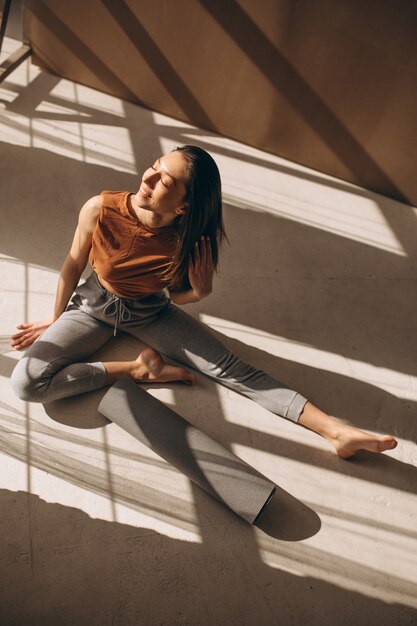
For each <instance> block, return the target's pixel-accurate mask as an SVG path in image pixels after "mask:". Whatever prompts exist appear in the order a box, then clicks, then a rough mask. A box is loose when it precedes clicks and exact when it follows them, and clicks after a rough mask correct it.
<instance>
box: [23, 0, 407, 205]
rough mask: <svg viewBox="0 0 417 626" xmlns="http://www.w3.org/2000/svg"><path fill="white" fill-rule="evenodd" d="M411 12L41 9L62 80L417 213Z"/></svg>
mask: <svg viewBox="0 0 417 626" xmlns="http://www.w3.org/2000/svg"><path fill="white" fill-rule="evenodd" d="M416 26H417V3H416V2H415V0H366V1H365V2H364V1H363V0H279V1H278V0H239V2H236V1H234V0H200V1H197V0H130V1H127V0H117V1H116V0H102V1H99V0H88V2H85V0H71V2H68V1H67V0H32V1H29V2H28V12H27V14H26V24H25V37H26V38H27V39H28V40H29V41H30V43H31V45H32V47H33V51H34V61H35V62H36V63H38V64H39V65H41V66H43V67H45V68H47V69H49V70H51V71H52V72H54V73H56V74H58V75H60V76H64V77H67V78H70V79H72V80H75V81H77V82H80V83H84V84H86V85H89V86H92V87H95V88H97V89H100V90H102V91H104V92H106V93H111V94H114V95H117V96H119V97H122V98H125V99H127V100H130V101H132V102H137V103H140V104H143V105H146V106H147V107H150V108H152V109H154V110H157V111H160V112H163V113H166V114H168V115H171V116H173V117H176V118H178V119H180V120H184V121H187V122H191V123H193V124H195V125H197V126H200V127H202V128H207V129H210V130H214V131H216V132H218V133H221V134H223V135H226V136H228V137H232V138H235V139H238V140H240V141H243V142H246V143H248V144H250V145H252V146H256V147H258V148H261V149H263V150H267V151H269V152H272V153H274V154H277V155H280V156H283V157H285V158H288V159H290V160H292V161H296V162H298V163H302V164H304V165H308V166H310V167H313V168H315V169H317V170H320V171H322V172H326V173H328V174H332V175H334V176H337V177H339V178H342V179H344V180H347V181H351V182H354V183H357V184H360V185H362V186H364V187H367V188H369V189H373V190H376V191H379V192H381V193H383V194H387V195H389V196H392V197H395V198H398V199H400V200H404V201H408V202H409V203H411V204H417V177H416V175H415V172H414V167H413V166H414V155H415V151H416V150H415V149H416V144H417V116H416V112H417V106H416V103H417V97H416V96H417V51H416V40H417V38H416V32H417V29H416Z"/></svg>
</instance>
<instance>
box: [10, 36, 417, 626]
mask: <svg viewBox="0 0 417 626" xmlns="http://www.w3.org/2000/svg"><path fill="white" fill-rule="evenodd" d="M6 44H7V45H6V50H5V53H7V52H8V51H10V50H12V49H13V47H14V46H15V45H16V42H15V41H14V40H13V39H10V38H9V39H7V40H6ZM0 103H1V109H2V110H1V112H0V114H1V118H0V137H1V143H0V170H1V171H0V180H1V190H2V193H1V216H2V225H1V226H2V227H1V229H0V277H1V278H0V282H1V299H0V307H1V310H0V323H1V328H0V333H1V348H2V350H1V356H0V394H1V395H0V397H1V414H0V511H1V514H0V537H1V545H2V549H1V550H0V623H1V624H7V625H9V624H16V625H22V624H25V625H26V624H28V625H31V626H32V625H34V624H53V625H54V626H55V625H58V624H68V625H72V624H75V623H77V624H89V625H93V624H94V625H95V624H97V625H100V626H103V625H106V624H114V625H119V624H120V625H121V624H140V625H141V626H142V625H146V624H152V625H153V624H158V625H162V624H165V625H167V626H168V625H169V626H170V625H172V624H193V625H198V624H202V625H212V624H227V625H228V626H232V625H236V626H237V625H239V626H241V625H248V626H249V625H250V626H252V625H254V624H257V625H258V624H259V625H269V624H285V625H286V624H297V625H298V624H309V625H310V624H313V625H315V624H317V625H319V624H320V625H322V624H335V625H339V624H340V625H342V624H355V626H356V625H360V624H367V625H372V624H379V625H393V624H395V625H402V624H404V625H405V624H412V623H416V619H417V612H416V610H415V609H416V608H417V586H416V582H417V567H416V558H417V557H416V554H417V550H416V520H417V506H416V504H417V498H416V475H417V472H416V464H417V450H416V445H415V439H416V400H417V363H416V358H415V350H414V341H413V340H414V337H415V322H416V313H415V311H416V307H415V295H414V294H415V285H416V243H415V242H416V224H417V215H416V209H414V208H412V207H409V206H406V205H403V204H400V203H397V202H395V201H392V200H389V199H387V198H384V197H382V196H379V195H377V194H374V193H371V192H368V191H366V190H363V189H360V188H358V187H354V186H352V185H348V184H347V183H344V182H343V181H339V180H335V179H332V178H330V177H327V176H324V175H322V174H320V173H318V172H314V171H312V170H308V169H307V168H303V167H300V166H296V165H294V164H292V163H289V162H286V161H284V160H282V159H279V158H277V157H273V156H271V155H268V154H265V153H262V152H261V151H259V150H255V149H252V148H249V147H246V146H243V145H240V144H238V143H236V142H233V141H230V140H227V139H224V138H220V137H217V136H215V135H213V134H210V133H208V132H206V131H203V130H200V129H196V128H193V127H191V126H188V125H186V124H183V123H181V122H177V121H175V120H172V119H169V118H167V117H164V116H162V115H159V114H156V113H152V112H151V111H148V110H145V109H141V108H140V107H137V106H133V105H130V104H127V103H125V102H122V101H120V100H118V99H116V98H112V97H109V96H105V95H103V94H100V93H98V92H95V91H93V90H91V89H88V88H85V87H82V86H79V85H76V84H74V83H71V82H69V81H66V80H61V79H59V78H57V77H54V76H52V75H49V74H47V73H45V72H42V71H40V70H39V69H38V68H36V67H34V66H30V65H29V64H25V65H23V66H22V67H21V68H19V70H17V71H16V72H15V73H13V74H12V75H11V77H10V79H9V80H7V81H6V82H5V83H3V84H2V85H1V89H0ZM187 142H188V143H196V144H198V145H201V146H202V147H204V148H207V149H209V150H210V151H211V153H212V154H213V156H214V158H215V159H216V161H217V162H218V164H219V167H220V170H221V173H222V178H223V185H224V199H225V221H226V227H227V230H228V234H229V238H230V246H226V247H225V249H224V251H223V255H222V263H221V271H220V276H219V278H218V279H217V281H216V285H215V292H214V294H213V295H212V296H211V297H210V298H209V299H207V300H205V301H203V302H202V303H200V304H198V305H190V306H188V307H187V309H188V311H189V312H191V313H192V314H193V315H195V316H197V317H199V318H200V319H202V320H203V321H205V322H207V323H208V324H209V325H210V326H211V327H212V328H213V329H214V330H215V331H216V332H218V333H220V334H221V335H223V337H224V339H225V341H227V342H228V343H229V344H230V345H231V346H233V348H234V349H235V350H236V351H237V352H238V353H239V354H240V355H241V356H242V357H243V358H245V359H247V360H250V361H251V362H253V363H254V364H256V365H258V366H260V367H262V368H264V369H266V370H267V371H269V372H271V373H272V374H275V375H276V376H278V377H279V378H281V379H283V380H286V381H287V382H288V384H290V385H292V386H294V387H295V388H297V389H299V390H300V391H301V392H302V393H304V394H305V395H307V396H308V397H309V398H311V399H312V400H313V401H314V402H315V403H316V404H318V405H319V406H321V407H322V408H323V409H325V410H327V411H328V412H330V413H331V414H332V415H334V416H336V417H338V418H340V419H342V420H344V421H346V422H348V423H351V424H353V425H355V426H358V427H360V428H364V429H367V430H371V431H373V432H377V433H385V432H388V433H392V434H394V435H395V436H397V437H398V439H399V446H398V448H397V449H396V450H395V451H393V452H392V453H389V454H385V455H382V456H379V457H374V456H372V455H370V454H368V455H366V454H362V455H360V456H359V457H358V458H356V459H355V460H352V461H343V460H340V459H338V458H337V457H336V456H335V455H334V454H333V452H332V451H331V450H330V447H329V446H328V444H327V442H326V441H324V440H323V439H321V438H320V437H318V436H317V435H314V434H313V433H311V432H309V431H307V430H304V429H302V428H301V427H298V426H296V425H294V424H291V423H289V422H286V421H285V420H282V419H279V418H277V417H275V416H273V415H271V414H270V413H268V412H267V411H266V410H264V409H261V408H260V407H257V406H256V405H255V404H253V403H252V402H250V401H249V400H247V399H244V398H242V397H240V396H237V395H236V394H234V393H232V392H230V391H228V390H226V389H224V388H219V387H218V386H216V385H214V384H212V383H211V382H209V381H207V380H205V379H203V378H202V377H200V378H199V384H198V386H197V387H195V388H192V389H190V388H189V387H185V386H180V385H167V386H166V387H165V388H163V387H161V388H158V387H152V389H150V392H151V393H153V394H154V395H155V396H157V397H158V398H160V399H161V400H163V401H164V402H166V403H168V404H169V405H170V406H172V407H173V408H174V409H175V410H176V411H178V412H179V413H180V414H181V415H183V416H184V417H186V418H188V419H189V420H190V421H192V422H193V423H194V424H195V425H197V426H199V427H200V428H201V429H203V430H204V431H205V432H207V433H208V434H210V435H211V436H213V437H214V438H215V439H217V440H218V441H220V442H221V443H222V444H224V445H225V446H226V447H229V448H230V449H232V450H233V451H234V452H235V453H236V454H238V455H239V456H240V457H241V458H243V459H244V460H246V461H247V462H248V463H250V464H251V465H253V466H254V467H256V468H257V469H258V470H260V471H261V472H263V473H264V474H265V475H267V476H268V477H269V478H271V479H272V480H273V481H275V482H276V483H277V484H278V485H279V487H280V490H279V492H278V496H277V498H276V499H275V501H274V503H273V505H272V506H271V508H270V510H269V512H268V515H267V516H266V517H265V519H264V520H263V523H262V524H261V527H260V528H255V527H251V526H249V525H247V524H245V523H244V522H242V521H241V520H240V519H239V518H236V517H235V516H234V515H233V514H232V513H231V512H229V511H228V510H226V509H225V508H223V507H222V506H221V505H219V504H218V503H217V502H215V501H214V500H212V499H211V498H210V497H209V496H207V495H206V494H205V493H204V492H202V491H201V490H200V489H198V488H197V487H194V486H193V485H192V484H190V482H189V481H188V480H187V479H186V478H185V477H183V476H182V475H180V474H179V473H178V472H177V471H175V470H174V469H173V468H171V467H170V466H169V465H168V464H167V463H166V462H165V461H164V460H162V459H161V458H159V457H157V456H156V455H154V454H153V453H152V452H150V451H149V450H148V449H146V448H145V447H144V446H143V445H141V444H139V443H138V442H136V441H135V440H133V439H132V438H131V437H130V436H129V435H128V434H126V433H124V432H123V431H121V430H120V429H119V428H118V427H117V426H116V425H114V424H106V423H105V421H104V420H103V418H101V417H100V416H99V415H98V413H97V404H98V401H99V399H100V397H101V393H95V394H91V395H89V396H85V397H82V398H81V397H80V398H73V399H71V400H67V401H60V402H56V403H52V404H50V405H47V406H45V407H43V406H41V405H35V404H28V403H24V402H21V401H19V400H17V399H16V398H15V397H14V395H13V393H12V391H11V389H10V385H9V377H10V374H11V372H12V370H13V367H14V364H15V362H16V359H18V358H19V354H17V353H16V352H13V351H11V350H10V349H9V347H8V342H9V336H10V334H11V333H12V332H13V329H14V326H15V325H16V324H17V323H19V322H23V321H33V320H35V319H42V318H44V317H47V316H48V315H49V314H50V311H51V308H52V305H53V299H54V289H55V285H56V280H57V276H58V273H59V269H60V266H61V264H62V261H63V257H64V255H65V253H66V250H67V248H68V246H69V244H70V242H71V237H72V233H73V230H74V228H75V224H76V218H77V213H78V210H79V208H80V206H81V205H82V203H83V202H84V201H85V200H86V198H88V197H89V196H91V195H94V194H96V193H98V192H100V191H101V190H102V189H120V190H122V189H130V190H136V189H137V187H138V180H139V176H140V174H141V173H142V171H143V169H144V168H145V167H146V166H147V165H148V163H149V162H150V160H151V159H153V158H154V157H155V156H157V155H159V154H160V153H162V152H164V151H167V150H170V149H171V148H173V147H174V146H175V145H177V144H180V143H187ZM139 349H140V345H139V344H138V343H136V342H133V341H132V340H131V339H129V338H127V337H120V338H116V340H112V341H111V342H109V344H108V346H106V347H105V349H104V350H103V351H102V352H101V354H100V355H98V356H99V357H102V356H104V355H106V356H109V355H111V357H112V358H115V359H118V358H120V359H122V358H125V356H127V357H128V358H130V357H131V356H133V355H135V354H137V352H138V351H139Z"/></svg>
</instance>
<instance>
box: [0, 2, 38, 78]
mask: <svg viewBox="0 0 417 626" xmlns="http://www.w3.org/2000/svg"><path fill="white" fill-rule="evenodd" d="M11 4H12V0H5V3H4V9H3V14H2V17H1V24H0V52H1V48H2V45H3V39H4V34H5V32H6V26H7V20H8V19H9V13H10V7H11ZM31 52H32V49H31V47H30V46H28V45H27V44H22V45H21V46H20V48H19V49H18V50H16V51H15V52H13V54H11V55H10V56H9V57H7V59H5V60H4V61H3V63H1V64H0V82H1V81H2V80H4V79H5V78H6V77H7V76H8V75H9V74H11V72H13V70H15V69H16V68H17V67H18V66H19V65H20V64H21V63H22V62H23V61H24V60H25V59H27V58H28V57H29V56H30V54H31Z"/></svg>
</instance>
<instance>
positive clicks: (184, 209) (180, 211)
mask: <svg viewBox="0 0 417 626" xmlns="http://www.w3.org/2000/svg"><path fill="white" fill-rule="evenodd" d="M186 212H187V205H186V204H184V205H183V206H180V207H178V209H175V213H176V214H177V215H184V213H186Z"/></svg>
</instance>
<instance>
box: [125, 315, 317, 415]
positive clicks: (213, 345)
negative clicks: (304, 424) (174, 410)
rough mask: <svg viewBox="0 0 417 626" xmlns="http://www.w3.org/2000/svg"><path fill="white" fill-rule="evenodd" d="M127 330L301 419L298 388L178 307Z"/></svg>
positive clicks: (301, 400) (266, 404) (273, 408)
mask: <svg viewBox="0 0 417 626" xmlns="http://www.w3.org/2000/svg"><path fill="white" fill-rule="evenodd" d="M124 330H126V332H129V333H131V334H133V335H135V336H137V337H139V338H140V339H142V340H143V341H145V342H146V343H147V344H148V345H150V346H152V347H153V348H155V349H156V350H158V351H159V352H161V353H162V354H164V355H165V356H167V357H168V358H170V359H173V360H175V361H178V362H179V363H181V364H183V365H185V366H186V367H192V368H194V369H196V370H199V371H201V372H203V373H204V374H206V375H207V376H210V378H214V379H215V380H217V381H218V382H219V383H221V384H222V385H225V386H226V387H229V388H231V389H233V390H235V391H237V392H238V393H241V394H243V395H245V396H247V397H249V398H251V399H252V400H254V401H255V402H258V403H259V404H261V405H262V406H264V407H265V408H266V409H268V410H269V411H271V412H272V413H276V414H277V415H280V416H282V417H286V418H287V419H290V420H293V421H297V420H298V417H299V416H300V413H301V411H302V409H303V407H304V405H305V403H306V402H307V399H306V398H304V397H303V396H302V395H300V394H299V393H297V392H296V391H293V390H292V389H289V388H288V387H287V386H286V385H284V384H283V383H281V382H279V381H278V380H276V379H274V378H272V377H271V376H269V375H268V374H266V373H265V372H262V371H261V370H258V369H256V368H255V367H253V366H251V365H248V364H247V363H245V362H244V361H242V360H241V359H239V358H238V357H237V356H236V355H235V354H233V353H232V352H231V351H230V350H229V349H228V348H227V347H226V346H225V345H224V344H223V343H222V342H221V341H219V340H218V339H217V338H216V337H215V336H214V335H213V333H211V332H210V330H209V329H208V328H207V326H205V325H204V324H201V323H200V322H198V321H197V320H195V319H193V318H192V317H191V316H190V315H188V314H187V313H185V312H184V311H182V310H181V309H179V308H177V307H174V306H171V307H170V308H169V309H168V310H167V311H164V312H163V314H162V315H160V316H159V317H158V318H157V319H156V320H155V321H153V322H151V323H149V324H147V325H144V326H140V327H132V328H129V327H126V328H125V329H124Z"/></svg>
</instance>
